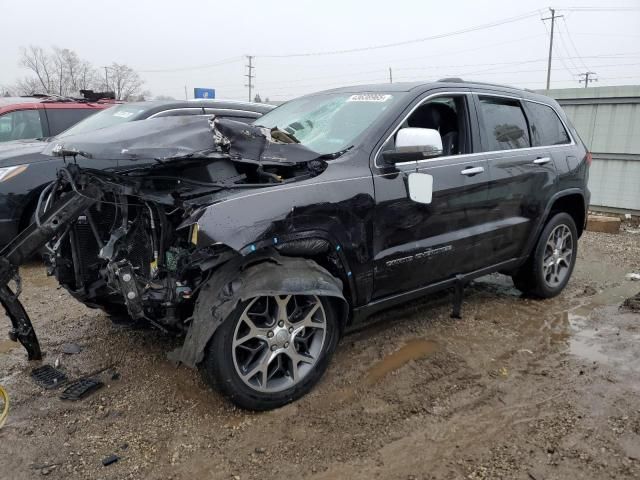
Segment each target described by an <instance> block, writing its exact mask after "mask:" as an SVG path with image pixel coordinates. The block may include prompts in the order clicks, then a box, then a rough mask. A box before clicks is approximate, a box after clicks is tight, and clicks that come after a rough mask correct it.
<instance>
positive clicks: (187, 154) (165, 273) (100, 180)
mask: <svg viewBox="0 0 640 480" xmlns="http://www.w3.org/2000/svg"><path fill="white" fill-rule="evenodd" d="M158 120H161V121H160V122H156V121H154V120H149V121H146V122H135V123H138V125H135V126H134V127H128V128H129V130H127V131H124V133H126V135H121V136H120V138H123V137H124V138H125V140H116V139H114V136H115V137H116V138H117V137H118V132H117V129H116V131H115V133H114V132H106V133H105V132H101V133H98V134H96V135H95V136H94V137H91V136H88V137H86V136H85V137H83V138H80V139H76V140H75V143H74V139H71V140H70V141H68V143H67V144H64V145H59V144H58V145H54V146H52V147H51V150H52V153H53V154H56V155H59V156H63V157H65V159H68V160H69V162H68V164H67V167H66V168H63V169H61V170H60V171H59V173H58V178H57V179H56V181H55V182H53V183H52V184H51V185H49V186H48V187H47V188H46V189H45V190H44V191H43V192H42V194H41V195H40V198H39V201H38V206H37V209H36V215H35V218H36V221H35V223H34V224H32V225H31V226H30V227H29V228H27V229H26V230H25V231H24V232H22V234H21V235H20V236H18V237H16V239H14V241H13V242H12V243H11V244H10V245H8V246H7V247H6V248H5V249H4V250H3V251H2V252H0V301H1V302H2V304H3V306H4V307H5V310H6V311H7V312H8V315H9V317H10V318H11V321H12V325H13V327H12V330H11V337H12V338H13V339H16V340H19V341H21V343H22V344H23V345H24V346H25V347H26V348H27V351H28V352H29V358H30V359H38V358H40V355H41V353H40V347H39V345H38V342H37V338H36V336H35V332H34V331H33V327H32V325H31V322H30V320H29V318H28V315H27V313H26V312H25V311H24V308H22V305H21V304H20V302H19V301H18V299H17V295H18V294H19V289H18V288H15V287H14V288H13V289H10V288H9V287H8V285H9V283H10V282H11V281H12V280H16V283H17V284H18V286H19V276H18V267H19V265H20V264H22V263H24V261H25V260H26V259H28V258H30V257H31V256H32V255H33V254H34V253H35V252H39V251H44V254H43V256H44V258H45V264H46V265H47V269H48V273H49V274H50V275H54V276H55V277H56V278H57V280H58V281H59V282H60V284H61V285H62V286H63V287H64V288H65V289H67V290H68V291H69V292H70V294H71V295H72V296H74V297H75V298H76V299H78V300H79V301H81V302H83V303H84V304H86V305H88V306H90V307H96V308H102V309H104V310H105V311H107V312H108V313H110V314H111V315H112V316H119V317H124V318H126V319H128V320H130V321H137V320H144V321H148V322H150V323H152V324H153V325H155V326H156V327H158V328H161V329H163V330H165V331H168V332H171V333H175V334H178V335H180V334H183V333H184V332H185V331H186V330H187V329H188V326H189V320H190V318H191V315H192V313H193V309H194V303H195V299H196V298H197V295H198V291H199V289H200V287H201V286H202V285H203V284H204V283H205V281H206V280H207V279H208V278H209V277H210V276H211V275H214V274H215V271H216V268H217V267H218V266H219V265H221V264H224V263H226V262H228V261H229V260H230V259H231V258H233V257H234V256H238V255H239V254H238V252H236V251H234V250H232V249H231V248H229V247H227V246H225V245H222V244H217V243H216V242H215V241H212V240H211V239H203V238H200V239H198V224H197V219H198V218H199V216H200V215H201V214H202V213H203V212H204V211H205V210H206V208H207V206H209V205H212V204H215V203H216V202H220V201H223V200H224V198H225V196H227V195H228V194H229V192H232V191H237V190H238V189H247V190H251V189H255V188H265V187H277V186H279V185H283V184H288V183H291V182H296V181H299V180H300V179H303V178H309V177H312V176H315V175H317V174H319V173H321V172H322V170H323V169H324V167H325V165H326V162H325V160H323V159H322V157H320V156H318V154H315V153H314V152H312V151H310V150H308V149H306V148H304V147H302V146H301V145H299V144H297V143H295V142H294V141H293V140H291V139H290V138H288V137H287V136H286V135H284V134H280V133H281V132H278V135H273V136H272V135H271V132H269V131H265V129H261V128H259V127H253V126H247V125H245V124H240V123H239V122H233V121H226V122H225V121H218V120H216V119H212V120H211V122H210V126H206V134H205V132H203V128H202V120H201V119H200V121H199V122H200V123H198V122H196V121H193V120H188V119H187V120H185V119H181V118H179V119H171V118H166V119H158ZM204 124H205V125H206V122H204ZM131 128H135V129H137V130H136V131H134V132H131ZM159 138H160V139H162V142H164V143H165V145H167V146H166V148H163V147H162V145H161V142H159V141H158V139H159ZM149 145H152V146H153V148H150V147H149ZM234 146H235V148H234ZM78 156H82V157H85V158H93V159H104V160H105V161H113V160H116V161H117V162H118V166H117V167H114V168H106V169H103V170H96V169H92V168H83V167H80V166H79V165H77V164H76V161H75V160H76V158H77V157H78ZM144 160H147V161H144Z"/></svg>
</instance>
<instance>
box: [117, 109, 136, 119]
mask: <svg viewBox="0 0 640 480" xmlns="http://www.w3.org/2000/svg"><path fill="white" fill-rule="evenodd" d="M134 113H135V112H127V111H122V110H121V111H119V112H116V113H114V114H113V116H114V117H121V118H129V117H130V116H131V115H133V114H134Z"/></svg>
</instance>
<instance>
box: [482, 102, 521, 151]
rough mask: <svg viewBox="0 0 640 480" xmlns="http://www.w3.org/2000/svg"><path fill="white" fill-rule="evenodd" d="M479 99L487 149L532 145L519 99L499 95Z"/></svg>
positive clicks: (508, 148) (509, 148)
mask: <svg viewBox="0 0 640 480" xmlns="http://www.w3.org/2000/svg"><path fill="white" fill-rule="evenodd" d="M479 99H480V114H481V119H482V126H481V130H482V133H483V134H484V135H483V136H484V142H483V143H484V144H485V150H486V151H489V152H491V151H495V150H511V149H514V148H528V147H530V146H531V143H530V140H529V129H528V128H527V120H526V119H525V116H524V112H523V111H522V107H521V106H520V102H519V101H517V100H510V99H507V98H497V97H480V98H479Z"/></svg>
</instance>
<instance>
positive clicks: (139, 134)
mask: <svg viewBox="0 0 640 480" xmlns="http://www.w3.org/2000/svg"><path fill="white" fill-rule="evenodd" d="M207 120H208V121H207ZM73 152H75V153H78V154H81V155H83V156H85V157H88V158H94V159H104V160H114V161H117V160H128V161H135V160H143V159H147V160H148V159H158V160H169V159H178V158H184V157H194V156H196V157H210V158H228V159H230V160H235V161H241V162H248V163H257V164H262V165H284V166H286V165H295V164H298V163H304V162H309V161H311V160H314V159H317V158H318V157H320V154H318V153H317V152H314V151H313V150H310V149H308V148H306V147H305V146H303V145H300V144H299V143H293V142H292V140H291V139H289V138H288V137H287V136H286V134H284V135H283V134H282V133H281V132H272V131H270V130H269V129H267V128H264V127H258V126H255V125H248V124H246V123H243V122H239V121H235V120H230V119H227V118H216V117H214V116H211V117H208V119H207V118H202V117H201V116H182V117H162V118H154V119H149V120H142V121H139V122H127V123H122V124H120V125H114V126H113V127H108V128H103V129H100V130H95V131H93V132H87V133H83V134H78V135H71V136H68V137H64V138H61V139H56V140H53V141H52V142H50V143H49V144H48V145H47V147H46V149H45V151H44V153H45V154H47V155H55V156H62V155H65V156H69V155H72V154H73Z"/></svg>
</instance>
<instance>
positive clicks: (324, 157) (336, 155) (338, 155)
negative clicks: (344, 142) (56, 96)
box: [320, 145, 353, 160]
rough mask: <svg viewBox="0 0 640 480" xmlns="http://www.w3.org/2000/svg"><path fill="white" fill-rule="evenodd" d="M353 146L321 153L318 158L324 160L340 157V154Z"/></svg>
mask: <svg viewBox="0 0 640 480" xmlns="http://www.w3.org/2000/svg"><path fill="white" fill-rule="evenodd" d="M352 148H353V145H351V146H349V147H347V148H345V149H343V150H340V151H338V152H334V153H325V154H324V155H321V156H320V158H322V159H325V160H335V159H336V158H338V157H341V156H342V155H344V154H345V153H347V152H348V151H349V150H351V149H352Z"/></svg>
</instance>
